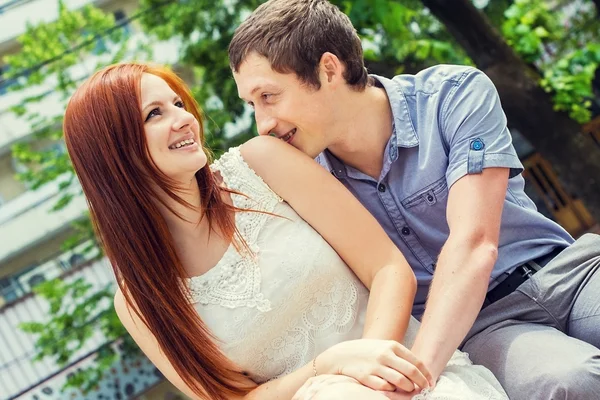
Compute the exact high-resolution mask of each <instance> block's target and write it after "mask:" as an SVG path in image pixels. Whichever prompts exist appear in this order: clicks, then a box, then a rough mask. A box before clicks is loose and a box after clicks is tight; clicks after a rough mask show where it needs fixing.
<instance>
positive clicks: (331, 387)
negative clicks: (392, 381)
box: [292, 375, 417, 400]
mask: <svg viewBox="0 0 600 400" xmlns="http://www.w3.org/2000/svg"><path fill="white" fill-rule="evenodd" d="M416 394H417V392H416V391H414V392H412V393H406V392H384V391H378V390H373V389H370V388H368V387H366V386H363V385H361V384H360V383H359V382H358V381H357V380H356V379H354V378H350V377H349V376H345V375H319V376H317V377H314V378H310V379H309V380H307V381H306V383H305V384H304V385H302V387H301V388H300V389H298V391H297V392H296V394H295V395H294V397H293V398H292V400H350V399H361V400H410V399H411V398H412V397H413V396H415V395H416Z"/></svg>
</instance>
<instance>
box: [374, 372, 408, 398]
mask: <svg viewBox="0 0 600 400" xmlns="http://www.w3.org/2000/svg"><path fill="white" fill-rule="evenodd" d="M379 377H380V378H382V379H385V380H386V381H387V382H388V383H391V384H392V385H394V386H395V387H396V388H397V389H400V390H402V391H404V392H408V393H410V392H412V391H414V390H415V384H414V383H413V381H411V380H410V379H409V378H407V377H406V376H404V375H403V374H401V373H400V372H398V371H396V370H395V369H393V368H389V367H384V368H382V369H381V371H380V372H379Z"/></svg>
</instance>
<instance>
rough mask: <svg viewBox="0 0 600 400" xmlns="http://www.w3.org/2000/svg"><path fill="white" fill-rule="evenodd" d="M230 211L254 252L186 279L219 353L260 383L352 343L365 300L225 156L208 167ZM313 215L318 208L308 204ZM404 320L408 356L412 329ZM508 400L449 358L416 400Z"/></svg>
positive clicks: (319, 246)
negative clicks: (233, 208) (225, 189)
mask: <svg viewBox="0 0 600 400" xmlns="http://www.w3.org/2000/svg"><path fill="white" fill-rule="evenodd" d="M212 169H213V170H214V171H219V172H220V174H221V176H222V177H223V180H224V183H225V185H226V186H227V187H228V188H230V189H233V190H235V191H237V192H240V193H243V194H245V196H242V195H236V194H232V195H231V197H232V200H233V203H234V205H235V206H236V207H239V208H244V209H252V210H258V211H264V212H267V213H272V214H276V215H277V216H278V217H276V216H273V215H269V214H265V213H258V212H238V213H236V225H237V228H238V230H239V231H240V233H241V234H242V236H243V237H244V240H245V241H246V243H247V244H248V245H249V247H250V249H251V250H252V255H250V254H247V253H246V254H244V253H243V254H239V253H238V252H237V251H236V250H235V248H234V246H233V245H231V246H230V247H229V248H228V249H227V251H226V252H225V254H224V256H223V258H222V259H221V260H220V261H219V262H218V263H217V265H216V266H214V267H213V268H211V269H210V270H209V271H208V272H206V273H205V274H203V275H201V276H196V277H193V278H190V279H189V280H188V282H187V283H188V285H189V288H190V292H191V295H192V302H193V303H194V304H195V308H196V310H197V311H198V313H199V315H200V317H201V318H202V320H203V321H204V323H205V324H206V325H207V327H208V328H209V329H210V330H211V331H212V332H213V334H214V335H215V336H216V338H217V339H218V340H219V341H220V343H219V344H220V347H221V349H222V351H223V352H224V354H225V355H226V356H227V357H229V359H231V360H232V361H233V362H235V363H236V364H237V365H238V366H239V367H240V368H241V369H242V370H243V371H244V372H246V373H247V374H248V376H249V377H250V378H251V379H253V380H254V381H255V382H257V383H262V382H265V381H268V380H271V379H275V378H278V377H280V376H284V375H287V374H289V373H291V372H293V371H294V370H296V369H298V368H300V367H301V366H303V365H305V364H307V363H309V362H311V360H312V359H313V358H314V357H315V356H317V355H318V354H320V353H321V352H323V351H324V350H326V349H327V348H329V347H331V346H333V345H334V344H336V343H339V342H342V341H345V340H353V339H359V338H360V337H361V336H362V329H363V326H364V320H365V314H366V308H367V300H368V295H369V293H368V291H367V289H366V288H365V286H364V285H363V284H362V283H361V281H360V280H359V279H358V278H357V277H356V275H354V273H353V272H352V270H351V269H350V268H349V267H348V266H347V265H346V264H345V263H344V261H342V259H341V258H340V257H339V256H338V254H337V253H336V252H335V251H334V250H333V248H332V247H331V246H330V245H329V244H328V243H327V242H326V241H325V240H324V239H323V238H322V237H321V236H320V235H319V233H318V232H316V231H315V230H314V229H313V228H312V227H311V226H310V225H309V224H308V223H307V222H305V221H304V220H303V219H302V218H300V216H298V214H296V212H295V211H294V210H293V209H292V208H291V207H290V206H289V205H288V204H287V203H285V202H284V201H283V200H282V199H281V198H280V197H279V196H277V195H276V194H275V193H274V192H273V191H272V190H271V189H270V188H269V187H268V186H267V185H266V184H265V183H264V182H263V180H262V179H261V178H260V177H259V176H257V175H256V174H255V173H254V171H253V170H252V169H251V168H250V167H249V166H248V165H247V164H246V162H245V161H244V159H243V158H242V156H241V154H240V151H239V148H232V149H230V150H229V152H227V153H226V154H224V155H223V156H222V157H221V158H220V159H219V160H218V161H216V162H215V163H214V164H213V165H212ZM315 207H318V205H315ZM418 324H419V323H418V321H417V320H415V319H414V318H411V320H410V324H409V327H408V330H407V333H406V336H405V343H404V344H405V345H406V346H407V347H410V346H411V345H412V343H413V341H414V338H415V335H416V332H417V330H418ZM417 398H419V399H425V398H427V399H435V400H459V399H461V400H464V399H471V400H475V399H477V400H479V399H481V400H483V399H486V400H492V399H503V400H504V399H507V398H506V396H505V395H504V393H503V392H502V388H501V387H500V385H499V384H498V383H497V381H496V380H495V378H494V377H493V375H492V374H491V373H490V372H489V371H488V370H486V369H485V368H483V367H479V366H473V365H472V364H471V362H470V361H469V358H468V356H467V355H466V354H465V353H461V352H458V351H457V352H456V353H455V355H454V356H453V358H452V360H451V361H450V362H449V363H448V367H447V369H446V371H445V372H444V374H442V376H441V377H440V380H439V381H438V384H437V386H436V389H435V390H434V392H433V393H431V394H428V395H422V396H416V397H415V399H417Z"/></svg>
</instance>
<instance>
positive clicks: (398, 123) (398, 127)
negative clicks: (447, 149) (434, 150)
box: [369, 74, 419, 147]
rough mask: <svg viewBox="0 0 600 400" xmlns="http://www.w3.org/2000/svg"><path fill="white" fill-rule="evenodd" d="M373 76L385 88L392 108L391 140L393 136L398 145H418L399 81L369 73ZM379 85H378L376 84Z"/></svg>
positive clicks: (417, 138)
mask: <svg viewBox="0 0 600 400" xmlns="http://www.w3.org/2000/svg"><path fill="white" fill-rule="evenodd" d="M369 76H370V77H372V78H374V79H375V80H376V81H377V82H378V83H379V84H380V86H382V87H383V89H384V90H385V92H386V94H387V96H388V99H389V101H390V107H391V108H392V115H393V117H394V129H393V131H392V138H391V139H392V140H391V141H392V142H393V139H394V137H395V139H396V145H397V146H398V147H415V146H418V145H419V137H418V136H417V131H416V130H415V127H414V125H413V123H412V120H411V118H410V112H409V109H408V101H407V100H406V96H405V95H404V92H403V91H402V87H401V85H400V83H399V82H397V81H394V80H392V79H388V78H384V77H383V76H379V75H372V74H371V75H369ZM378 86H379V85H378Z"/></svg>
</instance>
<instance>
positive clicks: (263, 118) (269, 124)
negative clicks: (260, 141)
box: [254, 107, 277, 136]
mask: <svg viewBox="0 0 600 400" xmlns="http://www.w3.org/2000/svg"><path fill="white" fill-rule="evenodd" d="M254 119H255V120H256V128H257V129H258V134H259V135H261V136H265V135H269V134H270V133H271V132H272V131H273V130H274V129H275V126H277V121H276V120H275V118H273V117H272V116H271V115H269V114H268V113H266V112H264V111H262V110H261V109H259V108H258V107H257V108H256V109H255V110H254Z"/></svg>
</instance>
